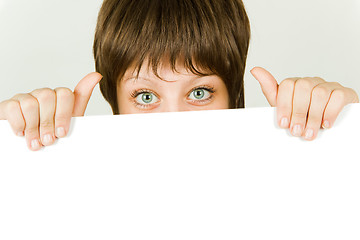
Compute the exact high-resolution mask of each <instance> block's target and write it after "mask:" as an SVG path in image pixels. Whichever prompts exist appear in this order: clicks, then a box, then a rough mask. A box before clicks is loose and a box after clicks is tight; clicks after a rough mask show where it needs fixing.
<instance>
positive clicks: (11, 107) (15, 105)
mask: <svg viewBox="0 0 360 240" xmlns="http://www.w3.org/2000/svg"><path fill="white" fill-rule="evenodd" d="M18 109H20V103H19V102H18V101H15V100H7V101H5V111H6V112H8V113H11V112H14V111H17V110H18Z"/></svg>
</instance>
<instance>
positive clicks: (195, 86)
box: [118, 61, 229, 114]
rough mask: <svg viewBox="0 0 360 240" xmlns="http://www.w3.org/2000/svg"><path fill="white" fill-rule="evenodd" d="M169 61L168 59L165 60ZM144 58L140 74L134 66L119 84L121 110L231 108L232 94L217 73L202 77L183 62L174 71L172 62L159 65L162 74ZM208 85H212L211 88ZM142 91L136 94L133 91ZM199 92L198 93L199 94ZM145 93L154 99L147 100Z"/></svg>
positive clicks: (129, 111)
mask: <svg viewBox="0 0 360 240" xmlns="http://www.w3.org/2000/svg"><path fill="white" fill-rule="evenodd" d="M166 63H168V62H166ZM147 65H148V63H147V61H145V62H144V63H143V65H142V66H143V67H142V68H141V71H140V74H139V78H138V79H136V78H135V77H136V74H135V73H134V69H133V68H130V69H128V70H127V71H126V72H125V75H124V77H123V79H122V80H121V81H120V84H119V86H118V106H119V110H120V114H133V113H158V112H182V111H197V110H215V109H228V108H229V95H228V93H227V89H226V86H225V84H224V82H223V81H222V79H221V78H219V77H218V76H216V75H211V76H206V77H199V76H197V75H194V74H193V73H191V72H189V71H187V70H186V69H185V68H184V67H182V66H181V65H180V66H179V65H178V66H176V70H177V71H178V72H179V73H177V72H173V71H172V70H171V67H170V65H169V64H163V65H161V66H160V67H159V69H158V74H159V76H160V77H161V78H162V79H160V78H158V77H156V76H155V74H154V73H153V71H152V70H151V69H149V68H148V67H147ZM206 88H212V90H211V91H214V93H212V92H211V91H210V90H207V89H206ZM140 90H141V91H142V92H139V93H137V94H136V95H137V96H136V95H133V96H131V95H132V93H134V92H138V91H140ZM196 94H198V95H196ZM143 97H145V98H146V97H148V98H149V99H152V100H151V101H148V102H146V100H145V101H144V100H143Z"/></svg>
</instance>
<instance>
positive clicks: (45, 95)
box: [36, 88, 55, 102]
mask: <svg viewBox="0 0 360 240" xmlns="http://www.w3.org/2000/svg"><path fill="white" fill-rule="evenodd" d="M36 98H37V99H38V100H39V102H47V101H53V100H54V99H55V93H54V91H53V90H52V89H50V88H43V89H40V90H38V91H37V92H36Z"/></svg>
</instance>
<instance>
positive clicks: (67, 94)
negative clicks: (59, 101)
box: [55, 87, 73, 98]
mask: <svg viewBox="0 0 360 240" xmlns="http://www.w3.org/2000/svg"><path fill="white" fill-rule="evenodd" d="M55 90H56V95H57V97H59V98H72V97H73V92H72V91H71V90H70V89H69V88H64V87H61V88H56V89H55Z"/></svg>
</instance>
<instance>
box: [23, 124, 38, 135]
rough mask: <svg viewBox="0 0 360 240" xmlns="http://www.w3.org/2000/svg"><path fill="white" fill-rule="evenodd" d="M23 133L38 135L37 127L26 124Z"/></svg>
mask: <svg viewBox="0 0 360 240" xmlns="http://www.w3.org/2000/svg"><path fill="white" fill-rule="evenodd" d="M25 135H27V136H38V135H39V128H38V127H37V126H27V127H26V129H25Z"/></svg>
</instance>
